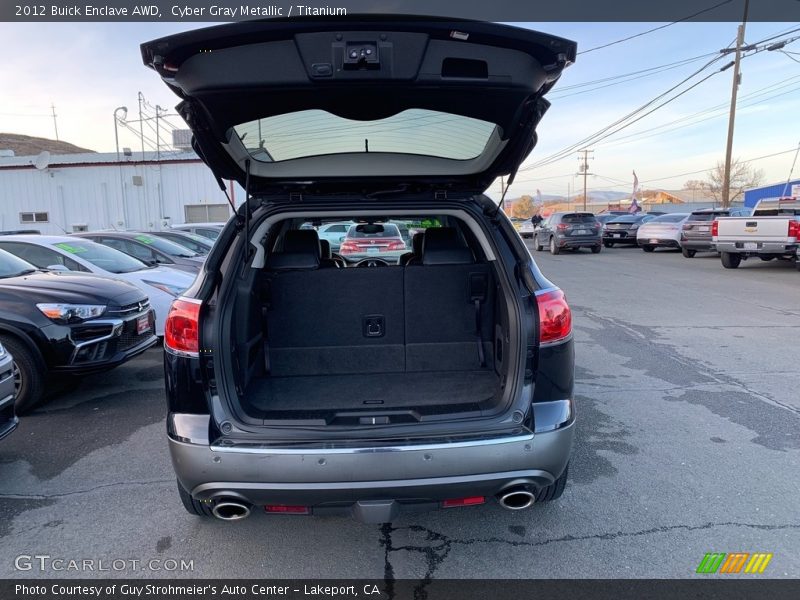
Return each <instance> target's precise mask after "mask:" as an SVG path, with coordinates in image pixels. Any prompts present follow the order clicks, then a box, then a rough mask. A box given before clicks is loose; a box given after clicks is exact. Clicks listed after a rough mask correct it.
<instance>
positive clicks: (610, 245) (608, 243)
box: [603, 242, 614, 248]
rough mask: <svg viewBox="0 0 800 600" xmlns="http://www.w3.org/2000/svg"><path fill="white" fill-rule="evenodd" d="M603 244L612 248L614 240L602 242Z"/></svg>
mask: <svg viewBox="0 0 800 600" xmlns="http://www.w3.org/2000/svg"><path fill="white" fill-rule="evenodd" d="M603 246H605V247H606V248H613V247H614V242H603Z"/></svg>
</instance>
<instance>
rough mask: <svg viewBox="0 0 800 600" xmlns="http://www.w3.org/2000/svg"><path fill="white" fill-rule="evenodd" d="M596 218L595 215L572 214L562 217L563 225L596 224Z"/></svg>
mask: <svg viewBox="0 0 800 600" xmlns="http://www.w3.org/2000/svg"><path fill="white" fill-rule="evenodd" d="M595 221H596V218H595V216H594V215H590V214H580V213H576V214H572V215H564V216H563V217H561V222H562V223H594V222H595Z"/></svg>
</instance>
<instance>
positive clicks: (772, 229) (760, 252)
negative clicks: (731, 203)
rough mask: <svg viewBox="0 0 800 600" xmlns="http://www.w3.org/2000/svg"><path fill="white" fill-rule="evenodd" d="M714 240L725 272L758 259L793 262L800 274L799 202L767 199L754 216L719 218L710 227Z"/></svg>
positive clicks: (754, 211) (761, 202)
mask: <svg viewBox="0 0 800 600" xmlns="http://www.w3.org/2000/svg"><path fill="white" fill-rule="evenodd" d="M711 236H712V238H713V241H714V245H715V247H716V248H717V251H718V252H719V253H720V259H721V261H722V266H723V267H725V268H726V269H735V268H736V267H738V266H739V264H740V263H741V261H743V260H747V259H748V258H749V257H751V256H758V257H759V258H760V259H761V260H765V261H768V260H772V259H774V258H781V259H785V260H793V261H795V264H796V265H797V268H798V270H800V261H798V260H797V257H798V249H800V199H798V198H774V199H765V200H761V201H759V203H758V204H756V206H755V208H754V209H753V215H752V216H747V217H720V218H718V219H717V220H716V221H714V222H713V223H712V225H711Z"/></svg>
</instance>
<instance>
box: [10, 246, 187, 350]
mask: <svg viewBox="0 0 800 600" xmlns="http://www.w3.org/2000/svg"><path fill="white" fill-rule="evenodd" d="M0 248H2V249H3V250H6V251H7V252H10V253H11V254H14V255H15V256H18V257H19V258H21V259H23V260H26V261H28V262H29V263H31V264H33V265H35V266H37V267H39V268H40V269H50V270H62V271H77V272H84V273H94V274H95V275H101V276H104V277H110V278H113V279H121V280H122V281H127V282H129V283H132V284H133V285H135V286H136V287H138V288H139V289H140V290H142V291H144V292H145V293H146V294H147V295H148V296H149V298H150V305H151V306H152V307H153V310H154V311H155V313H156V335H158V336H159V337H162V336H163V335H164V320H165V318H166V316H167V311H168V310H169V306H170V304H172V301H173V300H174V299H175V297H176V296H179V295H180V294H181V293H183V291H184V290H185V289H186V288H188V287H189V286H190V285H191V284H192V281H194V276H193V275H190V274H189V273H186V272H184V271H177V270H175V269H171V268H169V267H149V266H147V265H146V264H144V263H143V262H142V261H140V260H139V259H136V258H133V257H132V256H129V255H127V254H124V253H122V252H120V251H119V250H114V249H113V248H109V247H108V246H103V245H102V244H97V243H95V242H92V241H90V240H86V239H81V238H77V237H66V236H56V235H4V236H2V237H0Z"/></svg>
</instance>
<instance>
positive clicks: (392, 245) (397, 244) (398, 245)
mask: <svg viewBox="0 0 800 600" xmlns="http://www.w3.org/2000/svg"><path fill="white" fill-rule="evenodd" d="M386 249H387V250H405V249H406V243H405V242H404V241H403V240H395V241H391V242H389V246H388V247H387V248H386Z"/></svg>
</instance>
